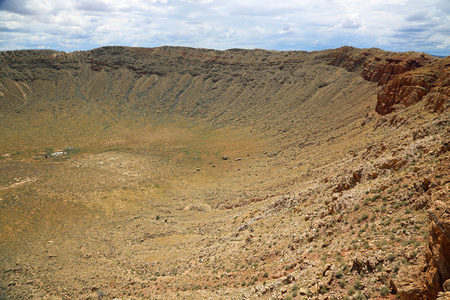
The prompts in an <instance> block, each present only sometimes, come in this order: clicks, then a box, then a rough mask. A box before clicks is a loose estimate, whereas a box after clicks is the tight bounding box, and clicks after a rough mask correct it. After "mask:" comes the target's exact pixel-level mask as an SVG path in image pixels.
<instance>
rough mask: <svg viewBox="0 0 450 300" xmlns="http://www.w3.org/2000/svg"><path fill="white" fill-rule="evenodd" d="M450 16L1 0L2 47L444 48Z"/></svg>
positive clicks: (266, 3)
mask: <svg viewBox="0 0 450 300" xmlns="http://www.w3.org/2000/svg"><path fill="white" fill-rule="evenodd" d="M425 2H426V3H425ZM449 15H450V3H449V2H448V1H447V0H428V1H415V0H391V1H384V0H369V1H360V0H303V1H296V0H285V1H272V0H259V1H257V0H229V1H225V0H128V1H115V0H46V1H43V0H2V1H0V49H3V50H8V49H16V48H37V47H42V46H44V47H46V48H53V49H57V50H65V51H73V50H85V49H91V48H94V47H100V46H103V45H111V44H115V45H129V46H144V47H153V46H160V45H184V46H191V47H204V48H215V49H226V48H235V47H242V48H266V49H277V50H287V49H298V50H317V49H324V48H336V47H340V46H343V45H345V44H349V45H353V46H356V47H361V48H364V47H381V48H384V49H386V50H394V51H408V50H415V51H428V52H431V53H436V54H441V55H449V54H450V45H449V36H450V29H449V28H450V18H449Z"/></svg>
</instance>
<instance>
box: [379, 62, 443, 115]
mask: <svg viewBox="0 0 450 300" xmlns="http://www.w3.org/2000/svg"><path fill="white" fill-rule="evenodd" d="M446 61H447V62H448V61H450V57H449V58H446V59H442V60H440V61H438V62H437V63H434V64H431V65H430V66H429V67H424V68H419V69H417V70H414V71H410V72H407V73H404V74H401V75H398V76H396V77H395V78H394V79H393V80H391V81H389V82H388V84H387V85H386V87H385V88H384V89H383V91H381V92H380V93H379V94H378V100H377V106H376V108H375V110H376V112H377V113H379V114H381V115H385V114H389V113H391V112H393V111H395V110H397V109H399V108H401V107H408V106H410V105H413V104H415V103H417V102H419V101H421V100H422V99H424V102H425V107H426V108H427V109H428V110H430V111H432V112H438V113H442V112H444V110H445V109H446V108H447V107H448V106H449V105H450V64H446V65H444V64H443V63H445V62H446Z"/></svg>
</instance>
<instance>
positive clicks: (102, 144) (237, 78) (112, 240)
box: [0, 47, 450, 299]
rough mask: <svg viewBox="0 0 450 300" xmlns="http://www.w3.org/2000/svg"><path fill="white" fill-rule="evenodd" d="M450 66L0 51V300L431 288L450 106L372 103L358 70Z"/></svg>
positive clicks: (359, 53) (374, 58)
mask: <svg viewBox="0 0 450 300" xmlns="http://www.w3.org/2000/svg"><path fill="white" fill-rule="evenodd" d="M398 57H401V60H399V61H397V60H394V58H395V59H397V58H398ZM390 60H393V62H391V61H390ZM445 60H446V59H442V60H438V59H437V58H433V57H430V56H427V55H424V54H420V53H402V54H398V53H389V52H384V51H381V50H379V49H365V50H364V49H363V50H361V49H353V48H343V49H337V50H326V51H320V52H311V53H307V52H295V51H292V52H274V51H264V50H251V51H250V50H238V49H233V50H227V51H214V50H205V49H190V48H172V47H162V48H153V49H141V48H122V47H106V48H100V49H95V50H92V51H86V52H74V53H61V52H56V51H7V52H2V53H0V61H1V71H0V103H1V105H0V133H1V134H0V142H1V143H0V299H149V298H150V299H207V298H211V299H257V298H267V299H272V298H273V299H365V298H366V299H395V298H396V297H400V298H401V299H427V298H428V299H433V297H434V298H436V295H437V293H438V292H439V291H442V284H443V282H444V281H445V280H447V279H449V278H448V276H450V275H449V274H448V273H449V272H447V273H446V272H445V268H446V267H443V269H442V267H440V266H442V265H443V264H442V261H443V260H442V256H444V257H445V253H450V252H449V249H447V247H448V246H447V244H445V241H446V237H445V235H446V229H445V228H450V227H445V226H447V225H445V224H450V222H449V223H446V220H450V218H448V215H445V212H444V213H441V210H436V211H437V212H439V213H440V214H438V217H437V219H435V220H434V219H432V220H430V215H429V213H428V209H430V208H435V207H444V209H443V211H445V207H446V206H445V205H447V206H448V205H449V204H450V203H449V202H450V200H449V194H450V191H449V186H450V185H449V182H450V181H449V179H450V171H449V155H450V152H449V151H450V144H449V143H450V126H449V125H450V117H449V114H448V109H446V107H448V100H446V101H447V104H446V102H445V101H444V102H443V103H444V105H443V106H439V107H440V110H437V111H436V110H433V109H430V107H429V105H430V102H432V101H431V100H430V101H420V99H418V100H417V101H416V102H414V103H412V102H408V103H406V102H405V103H406V104H405V103H403V102H402V103H403V104H401V105H400V104H398V103H397V104H396V106H395V108H392V109H391V110H392V112H390V113H389V114H387V115H379V114H377V113H376V112H375V108H376V106H377V95H378V94H379V93H380V92H382V91H383V86H382V85H380V84H379V82H381V81H377V80H379V78H378V77H377V76H378V75H377V76H375V75H373V74H375V73H376V72H374V73H370V72H369V71H370V70H372V69H371V68H373V64H377V63H378V62H380V61H381V62H386V65H383V68H380V70H382V71H380V72H385V73H383V74H387V73H386V72H388V71H386V70H387V69H388V66H390V65H389V64H392V65H395V66H397V68H392V69H389V72H390V73H389V76H395V75H396V74H397V73H403V72H419V71H420V70H421V69H420V68H419V67H417V66H416V65H414V66H416V67H417V70H416V67H414V68H413V67H410V65H408V62H410V61H420V63H421V64H424V65H426V64H429V66H434V65H433V64H435V65H436V64H439V66H440V67H439V68H441V69H439V70H438V69H436V70H438V71H439V72H441V73H439V74H441V75H439V76H441V77H439V76H436V78H443V75H442V74H448V72H449V71H448V69H449V68H446V67H445V62H446V61H445ZM447 60H448V58H447ZM404 62H406V63H404ZM443 62H444V63H443ZM402 63H404V64H405V65H404V66H403V65H401V64H402ZM377 66H378V65H377ZM399 66H403V67H401V68H400V67H399ZM427 68H432V67H427ZM368 70H369V71H368ZM377 70H378V69H377ZM395 70H397V71H395ZM398 70H400V71H398ZM411 70H412V71H411ZM433 70H434V69H433ZM372 71H373V70H372ZM428 71H429V69H427V72H428ZM438 71H436V72H438ZM445 72H447V73H445ZM369 73H370V74H372V75H371V76H372V77H370V76H368V75H367V74H369ZM361 74H363V75H361ZM364 74H365V75H364ZM404 74H410V73H404ZM411 74H416V73H411ZM402 76H405V75H402ZM411 76H413V75H411ZM414 76H416V75H414ZM417 76H418V75H417ZM375 77H376V80H375V79H374V78H375ZM380 78H384V79H383V80H385V81H386V82H389V78H390V77H386V76H384V77H383V76H381V77H380ZM441 81H442V82H443V83H440V84H441V86H439V88H441V87H442V88H441V90H440V91H442V92H441V94H439V95H443V96H442V97H444V98H442V99H447V98H445V97H446V96H445V95H446V94H445V93H448V92H446V91H447V90H445V88H447V89H448V82H447V83H445V80H441ZM386 82H385V83H386ZM385 83H384V84H385ZM445 84H447V87H446V86H445ZM394 88H395V87H394ZM433 88H435V87H433ZM436 89H437V88H436ZM430 90H431V86H430ZM433 91H434V90H433ZM433 93H435V92H433ZM436 93H437V92H436ZM440 97H441V96H440ZM408 99H409V98H408ZM414 99H416V98H414ZM439 99H441V98H439ZM378 100H379V98H378ZM439 103H441V102H439ZM378 105H379V104H378ZM446 105H447V106H446ZM442 107H443V109H441V108H442ZM435 203H438V204H439V205H441V204H442V205H443V206H439V205H438V206H436V205H435ZM449 211H450V210H449ZM436 214H437V213H436ZM433 220H434V221H433ZM437 220H444V221H442V222H441V221H437ZM433 222H434V223H433ZM441 223H442V224H444V225H445V226H440V225H439V224H441ZM436 226H437V227H439V228H441V229H436ZM442 228H444V229H442ZM430 229H431V231H432V232H433V234H432V235H429V234H428V232H429V231H430ZM430 249H431V250H430ZM446 251H447V252H446ZM429 266H433V268H430V267H429ZM427 268H428V269H427ZM427 270H428V272H429V273H427V274H425V273H424V272H426V271H427ZM430 270H434V271H433V272H434V273H430V272H431V271H430ZM405 274H408V276H407V275H405ZM416 275H417V276H416ZM415 276H416V277H415ZM408 278H411V280H410V281H408V280H407V279H408ZM414 297H416V298H414Z"/></svg>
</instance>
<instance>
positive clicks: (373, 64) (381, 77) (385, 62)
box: [361, 55, 428, 86]
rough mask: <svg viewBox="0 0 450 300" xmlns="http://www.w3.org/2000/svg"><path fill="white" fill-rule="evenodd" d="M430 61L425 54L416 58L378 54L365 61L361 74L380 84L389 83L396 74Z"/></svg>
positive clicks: (366, 78)
mask: <svg viewBox="0 0 450 300" xmlns="http://www.w3.org/2000/svg"><path fill="white" fill-rule="evenodd" d="M427 63H428V60H427V59H426V57H425V55H421V56H420V57H414V58H408V59H404V58H401V57H399V58H387V59H382V58H379V57H378V56H377V57H375V58H374V60H371V61H367V62H365V63H364V68H363V70H362V71H361V76H362V77H363V78H364V79H365V80H368V81H372V82H378V85H379V86H382V85H385V84H387V83H388V82H389V81H390V80H391V79H393V78H394V77H395V76H397V75H400V74H403V73H405V72H408V71H411V70H415V69H417V68H420V67H422V66H424V65H426V64H427Z"/></svg>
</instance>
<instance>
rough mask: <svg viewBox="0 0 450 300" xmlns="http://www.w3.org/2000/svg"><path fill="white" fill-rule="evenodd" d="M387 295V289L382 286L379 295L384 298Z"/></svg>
mask: <svg viewBox="0 0 450 300" xmlns="http://www.w3.org/2000/svg"><path fill="white" fill-rule="evenodd" d="M388 294H389V287H388V286H386V285H383V286H382V287H381V288H380V295H381V296H383V297H384V296H387V295H388Z"/></svg>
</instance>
